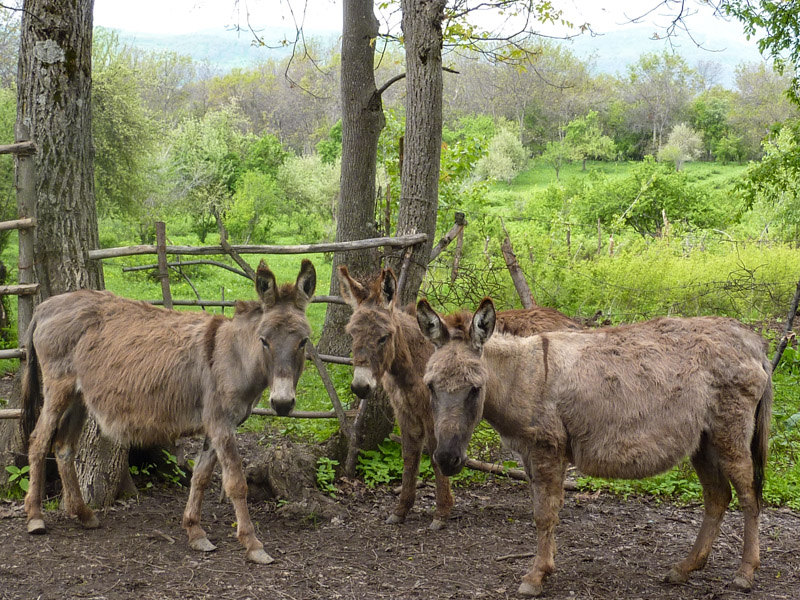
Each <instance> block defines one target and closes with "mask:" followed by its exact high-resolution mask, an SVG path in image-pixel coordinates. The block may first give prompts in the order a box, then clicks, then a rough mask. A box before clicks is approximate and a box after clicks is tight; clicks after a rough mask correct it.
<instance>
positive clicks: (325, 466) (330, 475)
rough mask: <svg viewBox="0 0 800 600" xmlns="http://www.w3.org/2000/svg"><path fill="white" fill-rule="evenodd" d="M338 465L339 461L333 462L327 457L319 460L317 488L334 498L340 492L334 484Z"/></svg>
mask: <svg viewBox="0 0 800 600" xmlns="http://www.w3.org/2000/svg"><path fill="white" fill-rule="evenodd" d="M338 465H339V461H338V460H333V459H332V458H328V457H327V456H321V457H320V458H319V459H318V460H317V487H318V488H319V489H320V490H321V491H322V492H323V493H325V494H328V495H329V496H331V497H332V498H333V497H335V496H336V493H337V492H338V491H339V490H337V489H336V486H335V485H334V484H333V482H334V481H335V480H336V467H337V466H338Z"/></svg>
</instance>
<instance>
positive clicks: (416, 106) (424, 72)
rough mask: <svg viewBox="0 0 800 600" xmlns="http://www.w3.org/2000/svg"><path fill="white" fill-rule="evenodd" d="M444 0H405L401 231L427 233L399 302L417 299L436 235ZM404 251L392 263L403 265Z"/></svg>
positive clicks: (415, 249)
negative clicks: (404, 120) (403, 149)
mask: <svg viewBox="0 0 800 600" xmlns="http://www.w3.org/2000/svg"><path fill="white" fill-rule="evenodd" d="M445 4H446V2H445V0H402V2H401V8H402V11H403V21H402V27H403V35H404V38H405V48H406V73H407V76H406V131H405V152H404V157H403V172H402V174H401V184H402V186H401V187H402V193H401V196H400V209H399V213H398V217H397V233H398V235H403V234H405V233H409V232H414V233H426V234H427V235H428V240H427V242H425V243H424V244H420V245H418V246H416V247H415V248H414V251H413V253H412V255H411V263H410V265H409V270H408V277H407V279H406V285H405V286H404V287H403V289H402V290H400V301H401V302H402V303H403V304H405V303H407V302H412V301H414V300H416V298H417V293H418V292H419V288H420V285H421V284H422V279H423V277H424V276H425V270H426V268H427V266H428V259H429V257H430V254H431V248H432V247H433V241H434V237H435V234H436V214H437V210H438V208H439V167H440V160H441V150H442V19H443V18H444V7H445ZM401 256H402V253H400V254H399V255H398V256H396V257H394V258H393V260H392V264H393V265H394V266H395V268H396V269H398V268H399V266H400V262H401V260H402V259H401Z"/></svg>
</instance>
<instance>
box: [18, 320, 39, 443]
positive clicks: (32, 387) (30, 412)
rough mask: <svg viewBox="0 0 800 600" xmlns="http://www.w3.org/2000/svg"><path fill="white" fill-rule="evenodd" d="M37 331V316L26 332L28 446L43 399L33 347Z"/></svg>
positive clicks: (24, 427) (24, 430) (24, 404)
mask: <svg viewBox="0 0 800 600" xmlns="http://www.w3.org/2000/svg"><path fill="white" fill-rule="evenodd" d="M35 330H36V315H34V317H33V318H32V319H31V323H30V325H28V331H27V332H25V372H24V373H23V374H22V419H21V428H22V441H23V443H24V444H25V445H27V444H28V439H29V438H30V436H31V433H32V432H33V428H34V427H36V421H38V420H39V411H40V410H41V408H42V404H43V399H42V392H41V386H40V384H39V361H38V360H37V357H36V347H35V346H34V345H33V332H34V331H35Z"/></svg>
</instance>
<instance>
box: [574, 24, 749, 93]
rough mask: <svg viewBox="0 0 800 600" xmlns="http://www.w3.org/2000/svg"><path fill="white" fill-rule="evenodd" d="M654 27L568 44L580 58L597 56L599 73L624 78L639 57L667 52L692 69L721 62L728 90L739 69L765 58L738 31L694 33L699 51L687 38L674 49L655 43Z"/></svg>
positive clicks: (721, 29)
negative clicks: (675, 55)
mask: <svg viewBox="0 0 800 600" xmlns="http://www.w3.org/2000/svg"><path fill="white" fill-rule="evenodd" d="M654 31H655V29H654V28H653V27H652V26H642V25H640V26H630V27H626V28H624V29H618V30H615V31H610V32H607V33H605V34H603V35H598V36H596V37H592V36H587V35H584V36H580V37H577V38H575V39H574V40H571V41H568V42H565V44H567V47H569V48H570V49H571V50H572V51H573V52H574V53H575V55H576V56H578V57H581V58H588V57H589V56H593V58H594V64H595V69H596V71H597V72H599V73H609V74H612V75H616V74H624V73H625V70H626V68H627V66H628V65H630V64H634V63H636V61H638V60H639V57H640V56H641V55H642V54H644V53H648V52H656V53H661V52H662V51H664V50H667V51H674V52H676V53H677V54H680V55H681V56H682V57H683V58H684V60H686V62H687V63H688V64H689V66H690V67H694V66H696V65H697V63H698V62H700V61H701V60H703V61H713V62H718V63H720V64H721V65H722V68H723V73H722V81H720V83H721V84H722V85H724V86H726V87H733V82H734V73H735V69H736V66H737V65H739V64H741V63H743V62H761V61H762V60H763V59H762V58H761V54H760V53H759V52H758V48H756V45H755V42H753V41H747V40H745V39H744V36H743V35H741V34H738V33H737V31H736V30H735V29H734V28H731V27H722V26H721V27H718V28H715V29H714V30H712V31H705V32H704V31H693V32H692V34H693V35H694V36H695V39H696V41H697V42H698V43H699V44H701V46H702V47H698V46H697V44H695V43H694V42H693V41H692V40H690V39H689V38H688V37H687V36H686V35H685V34H683V36H682V37H680V38H678V39H675V40H674V41H673V47H672V48H671V47H670V44H669V42H668V41H666V40H664V39H660V40H654V39H652V35H653V32H654Z"/></svg>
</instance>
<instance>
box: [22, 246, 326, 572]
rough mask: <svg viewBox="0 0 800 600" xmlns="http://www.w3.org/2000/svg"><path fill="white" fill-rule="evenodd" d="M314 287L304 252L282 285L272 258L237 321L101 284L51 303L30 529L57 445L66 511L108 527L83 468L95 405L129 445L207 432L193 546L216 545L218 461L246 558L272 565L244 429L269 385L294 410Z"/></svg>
mask: <svg viewBox="0 0 800 600" xmlns="http://www.w3.org/2000/svg"><path fill="white" fill-rule="evenodd" d="M315 287H316V273H315V271H314V266H313V265H312V264H311V262H310V261H307V260H304V261H303V263H302V266H301V268H300V273H299V275H298V276H297V281H296V282H295V283H294V284H284V285H283V286H281V287H278V286H277V283H276V281H275V275H274V274H273V273H272V271H270V270H269V269H268V268H267V266H266V264H265V263H264V261H261V264H260V265H259V267H258V272H257V276H256V290H257V291H258V295H259V298H260V302H238V303H237V304H236V311H235V314H234V316H233V318H230V319H229V318H225V317H223V316H219V315H217V316H212V315H209V314H207V313H203V312H175V311H167V310H164V309H161V308H156V307H154V306H151V305H149V304H147V303H145V302H138V301H135V300H127V299H125V298H120V297H118V296H115V295H113V294H111V293H110V292H96V291H92V290H81V291H77V292H70V293H67V294H62V295H60V296H54V297H52V298H49V299H47V300H45V301H44V302H42V303H41V304H40V305H39V306H38V307H37V308H36V310H35V311H34V314H33V319H32V320H31V324H30V327H29V328H28V332H27V335H26V341H25V346H26V348H27V352H28V368H27V370H26V372H25V375H24V377H23V392H22V393H23V413H24V417H23V419H24V421H23V430H24V433H25V435H26V436H27V435H28V434H29V433H30V432H31V430H32V434H30V448H29V455H28V458H29V464H30V488H29V490H28V494H27V496H26V497H25V511H26V512H27V515H28V532H29V533H44V532H45V524H44V520H43V519H42V510H41V504H42V488H43V484H44V481H43V479H44V477H43V474H44V473H43V472H44V461H45V456H46V454H47V452H48V449H49V448H50V446H51V443H52V445H53V449H54V452H55V455H56V461H57V463H58V471H59V474H60V476H61V481H62V483H63V490H64V504H65V506H66V508H67V511H69V513H70V514H72V515H77V517H78V518H79V519H80V521H81V523H82V524H83V526H84V527H87V528H94V527H97V526H98V525H99V522H98V520H97V517H95V515H94V512H93V511H92V510H91V509H90V508H89V507H87V506H86V504H85V503H84V501H83V498H82V497H81V492H80V488H79V486H78V478H77V474H76V472H75V465H74V455H75V446H76V444H77V441H78V438H79V436H80V432H81V427H82V425H83V421H84V418H85V416H86V414H87V412H88V413H89V414H91V415H92V416H93V417H94V418H95V419H96V420H97V422H98V424H99V426H100V429H101V430H102V431H103V432H104V433H105V434H106V435H108V436H109V437H111V438H114V439H116V440H118V441H120V442H123V443H131V444H140V445H155V444H166V443H169V442H174V441H175V440H176V439H178V438H180V437H184V436H190V435H199V434H204V435H205V436H206V444H205V445H204V446H205V447H204V449H203V451H202V452H201V453H200V456H199V457H198V459H197V461H196V463H195V467H194V473H193V475H192V483H191V488H190V490H189V500H188V502H187V505H186V510H185V511H184V513H183V527H184V529H186V531H187V533H188V535H189V545H190V546H191V547H192V548H194V549H195V550H201V551H205V552H208V551H211V550H214V546H213V544H211V542H209V540H208V538H207V537H206V534H205V532H204V531H203V529H202V528H201V527H200V525H199V522H200V507H201V504H202V501H203V493H204V491H205V489H206V487H207V486H208V483H209V480H210V479H211V475H212V472H213V471H214V466H215V464H216V462H217V460H219V461H220V464H221V466H222V482H223V486H224V488H225V493H226V494H227V495H228V497H229V498H230V499H231V502H232V503H233V506H234V509H235V511H236V521H237V536H238V538H239V541H240V542H241V543H242V544H243V545H244V546H245V548H247V554H246V557H247V559H248V560H250V561H252V562H256V563H261V564H268V563H270V562H272V558H271V557H270V556H269V555H268V554H267V553H266V552H265V551H264V546H263V544H262V543H261V542H260V541H259V540H258V538H256V535H255V532H254V529H253V524H252V522H251V521H250V515H249V513H248V510H247V483H246V482H245V478H244V473H243V471H242V460H241V457H240V456H239V452H238V450H237V448H236V440H235V439H234V434H235V430H236V427H237V425H239V424H240V423H241V422H242V421H244V420H245V419H246V418H247V417H248V416H249V415H250V411H251V410H252V407H253V406H254V405H255V404H256V403H257V402H258V400H259V399H260V398H261V393H262V392H263V391H264V389H265V388H267V387H269V388H270V402H271V404H272V407H273V408H274V409H275V411H276V412H277V413H278V414H280V415H286V414H288V413H289V412H291V410H292V408H293V407H294V403H295V386H296V384H297V380H298V379H299V377H300V373H301V372H302V370H303V366H304V363H305V349H304V348H305V344H306V343H307V341H308V336H309V335H310V333H311V328H310V327H309V324H308V319H307V318H306V315H305V309H306V306H307V304H308V302H309V300H310V299H311V297H312V295H313V294H314V288H315ZM37 361H38V365H39V367H40V369H41V380H42V387H43V391H44V403H43V405H42V406H41V415H40V416H38V419H37V414H36V413H37V412H38V411H39V410H40V405H41V404H42V399H41V396H40V391H39V369H37ZM34 425H35V427H34Z"/></svg>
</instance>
